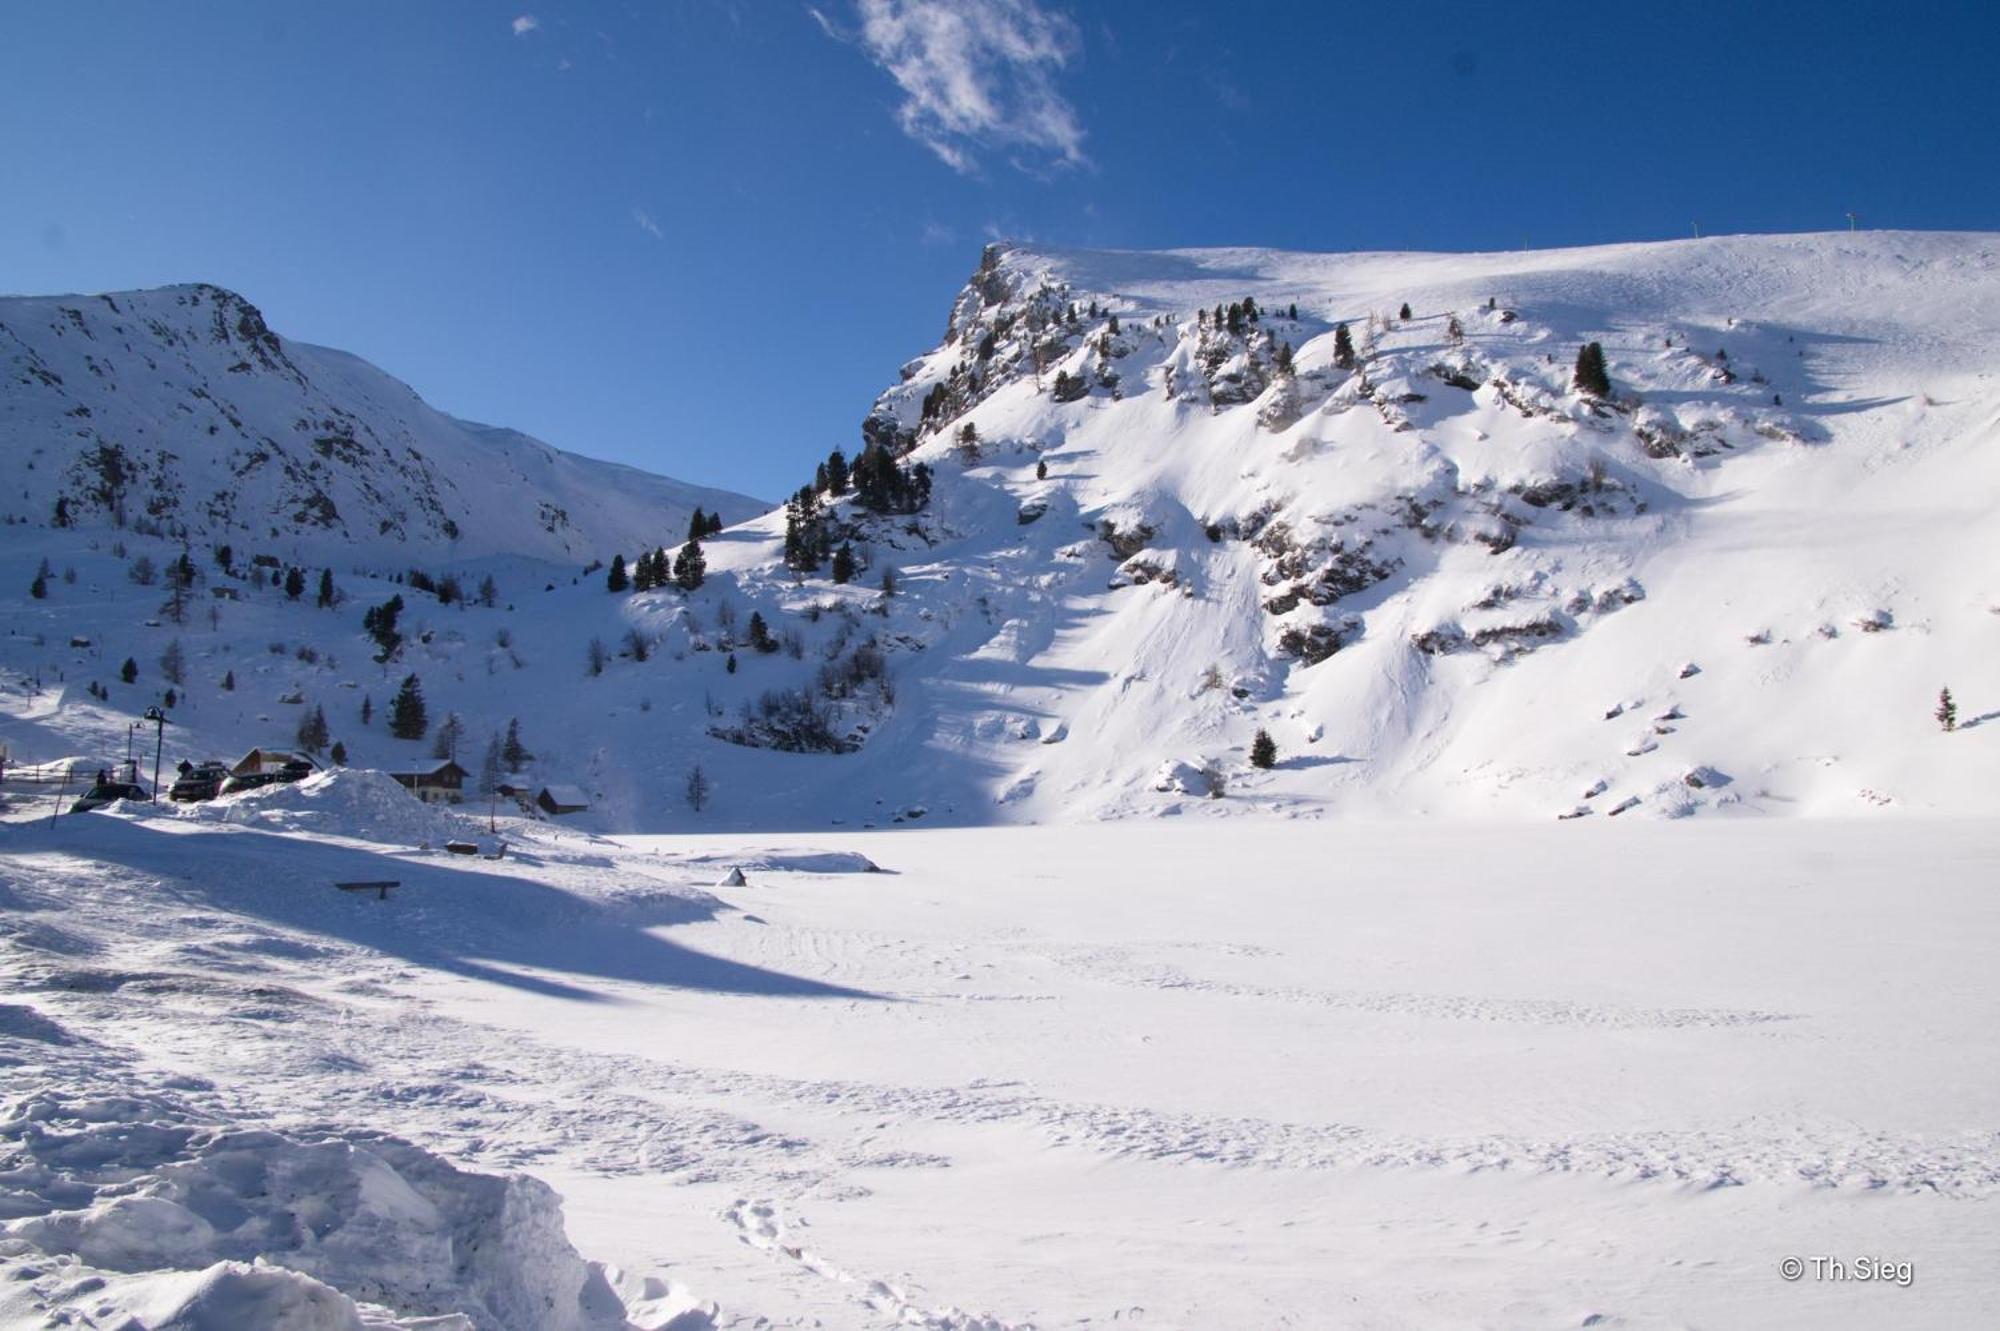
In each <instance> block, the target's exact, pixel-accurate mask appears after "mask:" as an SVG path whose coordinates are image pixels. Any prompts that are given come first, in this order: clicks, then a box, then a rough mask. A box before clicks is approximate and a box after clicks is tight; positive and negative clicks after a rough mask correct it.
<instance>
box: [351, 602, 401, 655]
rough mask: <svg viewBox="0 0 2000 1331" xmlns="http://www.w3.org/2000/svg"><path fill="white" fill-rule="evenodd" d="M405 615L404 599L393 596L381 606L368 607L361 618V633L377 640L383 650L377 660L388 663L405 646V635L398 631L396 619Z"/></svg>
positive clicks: (378, 645)
mask: <svg viewBox="0 0 2000 1331" xmlns="http://www.w3.org/2000/svg"><path fill="white" fill-rule="evenodd" d="M402 613H403V598H402V597H401V596H392V597H390V598H389V599H388V600H386V601H384V602H382V604H380V605H373V606H370V607H368V609H367V610H366V611H364V612H363V613H362V616H361V631H362V632H364V633H366V634H367V635H368V636H369V637H371V638H373V639H374V640H375V645H376V646H377V647H379V648H380V649H381V651H380V652H378V653H377V654H376V657H375V659H376V660H377V661H378V662H379V661H387V660H388V659H389V658H390V657H392V656H394V655H395V654H396V651H397V649H398V648H400V647H401V646H402V645H403V635H402V634H401V633H399V632H398V631H397V629H396V617H397V616H398V615H400V614H402Z"/></svg>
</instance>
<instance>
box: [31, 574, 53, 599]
mask: <svg viewBox="0 0 2000 1331" xmlns="http://www.w3.org/2000/svg"><path fill="white" fill-rule="evenodd" d="M28 595H30V596H32V597H34V598H35V599H36V600H37V601H42V600H46V599H48V595H49V580H48V576H47V575H46V574H42V573H37V574H36V575H35V580H34V581H33V582H31V583H29V584H28Z"/></svg>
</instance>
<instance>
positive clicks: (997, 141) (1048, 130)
mask: <svg viewBox="0 0 2000 1331" xmlns="http://www.w3.org/2000/svg"><path fill="white" fill-rule="evenodd" d="M854 3H855V12H856V18H857V20H858V22H859V27H858V28H857V29H856V30H855V31H853V32H851V33H850V32H846V31H843V30H842V29H841V28H840V27H839V26H838V25H837V24H835V23H834V22H833V21H832V20H830V19H828V18H827V17H826V15H825V14H823V13H822V12H820V11H819V10H817V9H809V10H808V11H807V12H808V13H809V14H811V15H812V17H813V19H814V20H815V21H816V22H818V24H819V25H820V27H821V29H822V30H823V31H825V32H826V33H827V34H828V35H829V36H832V37H836V38H839V39H841V40H844V41H851V42H853V43H855V44H856V45H858V46H859V47H861V49H862V50H864V51H866V52H867V53H868V56H869V58H870V59H872V60H873V61H874V62H875V63H876V64H877V65H879V66H880V67H881V68H882V69H883V71H884V72H886V73H887V74H888V75H889V76H890V77H891V78H893V79H894V80H895V81H896V85H897V86H898V87H899V88H901V89H902V91H903V102H902V105H901V106H899V107H898V108H897V110H896V120H897V123H898V124H900V125H901V126H902V128H903V132H904V133H905V134H908V135H909V136H910V137H911V138H913V139H915V140H916V141H917V142H919V143H921V144H923V145H924V146H925V147H927V148H929V149H930V150H931V151H932V152H933V153H936V154H937V156H938V159H939V160H940V161H942V162H944V163H945V164H946V165H948V166H950V167H951V168H952V169H953V170H955V171H962V172H971V171H974V170H976V169H977V168H978V157H977V155H976V150H981V149H985V148H997V149H1001V150H1003V151H1005V152H1007V153H1008V155H1009V158H1010V160H1011V161H1012V162H1013V163H1014V165H1015V166H1017V167H1019V168H1021V169H1022V170H1037V169H1040V168H1042V167H1044V166H1046V165H1055V166H1058V167H1069V166H1084V165H1088V163H1089V158H1087V157H1086V156H1084V152H1083V139H1084V132H1083V126H1082V125H1081V124H1079V123H1078V121H1077V116H1076V109H1075V108H1074V107H1072V106H1071V105H1070V104H1069V101H1068V99H1066V98H1065V97H1064V96H1063V95H1062V93H1061V92H1060V91H1058V90H1057V87H1056V76H1057V75H1058V74H1059V73H1061V71H1062V69H1063V68H1064V66H1066V65H1067V64H1068V63H1069V62H1070V61H1071V60H1072V59H1074V58H1075V57H1076V54H1077V52H1078V50H1079V49H1080V46H1081V42H1080V40H1079V37H1078V34H1077V28H1076V24H1075V23H1073V22H1072V21H1071V20H1070V19H1069V18H1068V17H1067V16H1065V15H1063V14H1060V13H1055V12H1052V11H1049V10H1046V9H1043V8H1042V7H1041V6H1040V5H1039V4H1037V3H1036V0H854Z"/></svg>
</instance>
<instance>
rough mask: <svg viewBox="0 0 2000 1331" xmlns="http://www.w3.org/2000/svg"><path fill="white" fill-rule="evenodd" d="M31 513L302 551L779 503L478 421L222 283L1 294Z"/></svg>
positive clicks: (470, 546)
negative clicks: (311, 340) (276, 327)
mask: <svg viewBox="0 0 2000 1331" xmlns="http://www.w3.org/2000/svg"><path fill="white" fill-rule="evenodd" d="M0 449H3V450H4V456H5V457H6V458H7V459H8V461H9V463H10V469H11V470H13V471H14V474H15V477H16V480H17V481H18V482H19V484H18V487H17V488H15V489H11V490H10V491H9V492H8V493H6V494H5V495H4V496H0V514H4V515H5V516H6V517H7V518H8V519H9V520H24V519H25V520H27V521H30V522H36V523H47V522H51V521H54V520H56V513H57V505H58V504H59V503H60V504H61V506H62V516H63V518H64V519H66V520H68V521H71V522H74V523H77V524H81V525H85V526H128V527H129V526H133V525H137V526H140V527H143V528H151V529H155V530H160V531H164V532H167V533H170V534H173V535H177V536H184V537H185V539H187V540H189V541H191V542H194V543H196V544H198V545H210V544H216V543H230V542H234V543H235V544H238V545H251V544H254V545H255V546H256V547H257V548H258V549H259V550H268V551H269V552H271V553H273V554H276V555H280V556H283V557H285V558H289V559H307V558H320V559H330V558H337V559H340V560H342V561H343V562H345V561H352V560H360V559H383V560H388V561H390V562H394V561H397V560H405V559H409V558H413V557H417V556H418V555H420V556H421V557H422V558H423V559H424V560H426V561H429V562H438V561H448V560H455V559H467V558H474V557H478V556H482V555H492V554H501V553H506V554H518V555H530V556H536V557H541V558H546V559H553V560H560V561H563V562H570V561H574V560H582V559H587V558H591V557H595V556H598V555H600V554H601V553H602V552H603V551H605V550H608V549H611V548H613V547H615V546H617V545H620V544H631V543H635V542H639V541H643V540H655V539H662V538H664V537H665V536H666V535H669V534H672V533H674V532H678V531H681V530H684V529H685V528H686V526H687V520H688V516H689V514H690V513H691V512H692V511H693V510H694V508H696V507H697V506H700V507H702V508H703V509H705V510H707V511H710V512H717V511H719V512H721V513H722V514H723V515H724V516H725V517H727V518H731V519H734V518H738V517H745V516H748V515H749V514H751V513H753V512H755V511H757V510H758V509H759V508H761V507H762V505H761V504H759V503H758V502H757V501H755V500H752V499H749V498H747V497H745V496H743V495H737V494H730V493H728V492H725V491H719V490H709V489H704V488H701V487H698V486H692V485H686V484H683V483H681V482H679V481H673V480H668V479H666V478H663V477H659V476H653V475H649V474H647V473H645V472H641V471H638V470H636V469H635V468H631V467H624V466H619V465H617V464H615V463H610V462H600V461H596V460H594V459H591V458H585V457H579V456H577V455H576V454H573V453H565V452H562V451H561V450H559V449H555V448H551V447H549V446H548V445H547V444H544V443H542V442H541V441H539V440H537V439H533V438H530V437H529V436H527V435H524V434H520V433H518V432H516V431H513V430H503V429H496V428H493V427H491V426H485V425H476V424H473V423H471V422H469V421H461V420H457V419H455V418H453V417H451V416H448V415H445V414H444V413H442V412H440V411H437V410H435V409H433V408H432V407H430V406H429V405H427V404H426V403H425V402H424V401H423V400H422V399H421V398H419V397H418V396H417V395H416V393H415V392H413V391H412V390H411V389H410V388H409V386H408V385H406V384H403V383H401V382H400V381H398V380H396V379H394V378H391V377H390V376H389V375H387V374H384V373H383V372H382V371H381V370H378V369H376V368H375V367H374V366H373V365H370V364H368V363H367V362H366V361H363V360H361V359H359V358H358V357H355V356H351V355H348V354H346V353H344V352H339V351H332V350H328V349H327V348H324V347H314V346H308V345H305V344H303V343H298V342H293V341H290V340H288V339H286V338H283V337H280V336H279V335H278V334H276V333H274V332H272V331H271V329H270V328H268V327H267V326H266V325H265V322H264V317H263V315H262V314H261V313H259V312H258V310H257V308H256V307H255V306H253V305H251V304H250V303H249V302H248V301H246V300H244V299H243V298H242V297H241V296H238V295H236V294H235V293H233V292H229V291H224V290H222V289H221V288H219V287H214V286H207V285H192V286H177V287H165V288H161V289H159V290H153V291H124V292H116V293H110V294H105V295H97V296H56V297H37V298H6V299H0Z"/></svg>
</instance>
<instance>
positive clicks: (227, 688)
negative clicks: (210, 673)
mask: <svg viewBox="0 0 2000 1331" xmlns="http://www.w3.org/2000/svg"><path fill="white" fill-rule="evenodd" d="M222 691H223V692H224V693H234V692H236V672H235V671H234V670H225V671H223V672H222Z"/></svg>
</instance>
